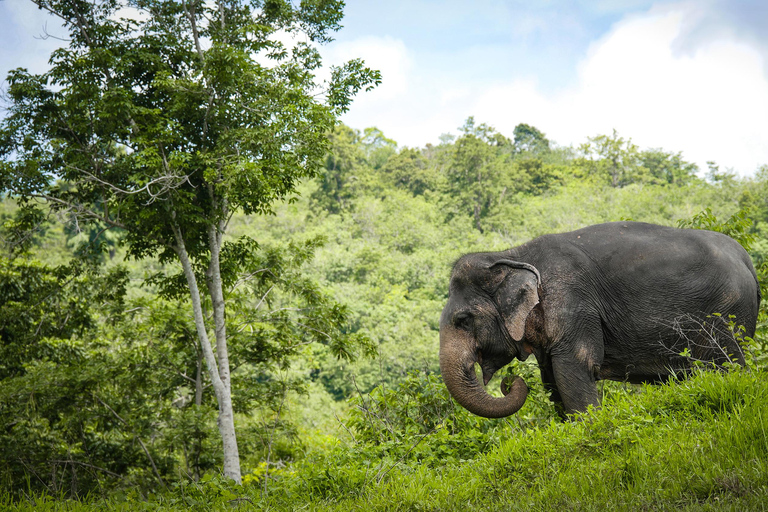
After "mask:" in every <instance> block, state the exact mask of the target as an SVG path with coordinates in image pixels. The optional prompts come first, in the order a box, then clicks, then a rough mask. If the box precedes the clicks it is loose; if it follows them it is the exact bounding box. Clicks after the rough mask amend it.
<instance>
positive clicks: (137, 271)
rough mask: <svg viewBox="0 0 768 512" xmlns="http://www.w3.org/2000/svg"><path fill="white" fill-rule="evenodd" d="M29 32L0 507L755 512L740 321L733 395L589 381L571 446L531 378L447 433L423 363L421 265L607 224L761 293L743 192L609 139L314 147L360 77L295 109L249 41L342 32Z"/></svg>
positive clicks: (16, 159) (301, 82) (265, 13)
mask: <svg viewBox="0 0 768 512" xmlns="http://www.w3.org/2000/svg"><path fill="white" fill-rule="evenodd" d="M40 4H41V5H42V6H44V7H46V8H50V9H52V10H57V9H58V10H59V11H60V12H61V13H62V14H63V15H65V16H69V18H67V19H68V20H69V21H68V23H69V24H70V27H71V28H72V30H73V34H74V39H73V42H72V45H71V46H70V47H69V48H68V49H65V50H62V51H60V52H57V54H56V55H54V59H53V61H52V62H53V64H54V66H53V69H52V71H51V73H49V74H47V75H45V76H33V75H30V74H28V73H27V72H26V71H24V70H16V71H14V72H12V74H11V76H10V77H9V80H8V81H9V84H10V89H9V95H10V96H9V97H10V99H11V101H12V102H13V108H11V109H10V111H9V112H10V114H9V116H7V117H6V118H5V119H4V120H3V121H2V124H0V154H1V155H2V157H3V159H2V161H0V188H2V192H3V196H2V202H0V238H2V246H1V247H0V251H2V259H0V489H1V490H2V492H3V495H2V497H1V498H0V506H2V507H3V508H6V509H20V510H25V509H35V508H38V509H44V508H46V507H47V508H49V509H57V508H59V507H69V508H73V509H77V508H78V507H82V508H84V509H89V508H91V507H100V506H106V507H107V508H110V507H112V508H127V509H136V508H141V507H145V508H146V509H153V510H158V509H160V510H162V509H166V508H167V509H200V510H209V509H211V508H224V507H232V506H245V507H256V508H270V509H274V508H284V509H294V508H301V507H307V508H309V509H340V510H349V509H366V510H371V509H373V510H378V509H381V510H396V509H404V510H414V509H424V510H447V509H453V508H459V507H466V504H467V503H470V504H473V505H475V506H478V507H484V508H488V507H491V508H494V507H495V508H503V509H509V508H515V507H517V508H521V509H522V508H525V509H542V510H549V509H552V508H553V507H554V508H561V507H562V508H579V509H601V510H604V509H618V510H622V509H627V510H636V509H637V508H649V509H657V508H658V509H698V508H701V509H707V508H718V507H720V505H722V504H723V503H725V502H728V503H729V504H732V505H733V506H734V507H735V508H736V509H750V508H755V507H754V505H755V504H759V503H764V502H765V500H766V499H768V485H767V484H766V482H767V481H768V480H767V478H768V477H767V475H768V472H767V469H768V468H766V465H768V456H767V455H766V454H767V453H768V450H766V448H768V444H766V443H768V438H767V437H766V425H765V418H766V417H768V410H766V404H768V401H767V400H766V393H768V388H766V384H765V383H766V382H768V380H767V379H766V378H765V377H766V371H767V369H766V364H768V350H767V349H766V345H765V343H766V341H765V340H766V332H765V329H766V318H767V317H766V315H765V311H761V316H760V321H759V326H758V334H757V335H756V336H755V339H754V340H751V339H744V340H743V341H744V344H745V346H746V347H747V349H748V353H749V357H748V361H749V365H748V367H747V368H735V369H734V370H733V371H732V372H730V373H728V374H719V373H708V372H702V373H701V374H700V375H697V376H695V378H692V379H690V380H688V381H684V382H672V383H670V384H668V385H665V386H662V387H657V388H653V387H637V386H629V385H624V384H621V383H604V384H602V387H601V391H602V395H603V397H602V398H603V403H604V404H605V407H604V408H602V409H601V410H599V411H590V412H589V413H588V414H587V416H588V418H587V420H586V421H582V422H574V423H566V424H563V423H560V422H558V421H557V420H556V419H555V418H556V414H555V411H554V410H553V408H552V406H551V404H550V403H549V402H548V400H547V394H546V391H545V390H544V389H543V386H542V385H541V383H540V379H539V376H538V369H537V367H536V366H535V362H534V361H533V360H530V361H527V362H525V363H519V362H515V363H513V364H512V365H510V368H509V370H508V372H509V373H514V374H518V375H522V376H523V377H524V378H525V380H526V382H527V383H528V384H529V386H530V387H531V392H530V394H529V398H528V400H527V402H526V405H525V406H524V407H523V409H521V410H520V412H519V413H518V414H516V415H515V416H513V417H510V418H506V419H501V420H489V419H483V418H479V417H476V416H473V415H471V414H469V413H468V412H467V411H465V410H464V409H462V408H461V407H459V406H457V405H456V404H455V403H454V402H453V401H452V400H451V398H450V397H449V395H448V393H447V390H446V389H445V387H444V385H443V384H442V381H441V379H440V376H439V366H438V360H437V354H438V320H439V316H440V311H441V309H442V307H443V305H444V303H445V300H446V294H447V283H448V275H449V272H450V268H451V265H452V263H453V262H454V261H455V260H456V259H457V258H458V257H459V256H460V255H461V254H463V253H466V252H470V251H479V250H500V249H504V248H507V247H510V246H512V245H518V244H520V243H523V242H525V241H527V240H530V239H531V238H534V237H536V236H539V235H542V234H545V233H551V232H559V231H566V230H570V229H575V228H579V227H583V226H585V225H589V224H593V223H598V222H604V221H611V220H621V219H632V220H637V221H648V222H655V223H659V224H666V225H672V226H675V225H679V226H682V227H691V228H698V229H711V230H716V231H721V232H724V233H726V234H728V235H730V236H732V237H734V238H735V239H736V240H738V241H739V242H740V243H742V244H743V245H744V246H745V247H746V248H747V249H748V250H749V252H750V254H751V256H752V257H753V259H754V261H755V263H756V266H757V267H758V269H759V271H760V274H761V276H762V279H761V281H762V283H763V286H765V285H766V283H767V282H768V279H766V278H765V276H766V268H768V167H763V168H761V169H759V170H758V171H757V172H756V174H755V175H754V176H752V177H746V178H745V177H737V176H735V175H733V174H732V173H730V172H728V171H724V170H721V169H720V168H719V167H718V166H717V165H716V164H715V163H710V164H709V167H708V169H707V170H703V169H699V168H698V167H697V166H696V165H695V164H692V163H690V162H687V161H685V159H684V158H683V155H682V154H680V153H676V152H670V151H667V150H665V149H661V148H650V149H643V148H639V147H638V146H637V145H635V144H634V143H633V142H632V141H631V140H630V139H628V138H625V137H624V136H620V135H619V134H618V133H616V132H615V131H614V132H613V133H611V134H609V135H600V134H598V135H595V136H594V137H591V138H589V139H588V140H587V141H586V142H585V143H584V144H582V145H580V146H579V147H576V148H574V147H563V146H559V145H558V144H557V143H556V142H555V141H552V140H550V139H548V138H547V136H546V134H545V133H543V132H542V131H541V130H539V129H538V128H536V127H534V126H531V125H529V124H519V125H518V126H517V127H515V129H514V130H513V133H511V134H507V135H505V134H502V133H499V132H498V131H497V130H495V129H494V128H493V127H491V126H488V125H486V124H483V123H478V122H477V121H475V119H473V118H471V117H470V118H469V119H467V120H466V122H465V123H464V124H463V125H462V126H461V127H459V128H458V130H457V133H456V134H445V135H444V136H443V137H441V142H440V143H439V144H437V145H426V146H425V147H422V148H408V147H401V146H399V145H398V144H397V142H396V141H394V140H392V139H390V138H388V137H387V136H386V135H385V134H384V133H382V132H381V131H380V130H378V129H376V128H366V129H364V130H363V131H359V130H355V129H353V128H350V127H348V126H345V125H343V124H335V123H334V119H335V116H336V115H337V114H338V113H339V112H341V111H343V110H344V109H345V108H347V106H348V105H349V101H350V99H351V96H352V95H353V94H354V92H356V91H357V90H358V89H360V88H361V87H365V86H367V85H368V84H375V83H376V82H377V81H378V75H377V74H376V73H375V72H373V71H372V70H369V69H367V68H365V67H364V66H363V65H362V63H361V62H360V61H351V62H350V63H348V64H347V65H346V66H345V67H343V68H340V69H337V70H336V72H334V73H332V75H333V76H332V80H331V83H330V84H329V85H328V88H327V89H325V91H324V94H325V98H324V99H323V101H320V102H319V101H316V100H315V95H314V94H313V91H314V89H313V88H314V86H315V84H314V82H313V77H312V76H311V75H312V74H313V72H314V70H316V69H317V68H318V67H319V54H318V53H317V50H316V48H315V47H314V46H312V45H302V44H299V45H298V46H296V47H295V48H291V49H287V48H285V47H283V46H282V44H281V43H277V42H276V41H275V40H274V39H270V38H269V37H268V36H269V34H271V33H273V32H274V31H275V30H277V29H285V30H293V31H295V32H301V33H305V35H306V36H307V37H308V38H309V39H312V40H313V41H315V42H316V43H318V44H321V43H323V42H325V41H327V40H328V38H329V37H330V35H329V34H330V33H332V32H333V31H334V30H336V29H338V27H339V20H340V12H341V2H335V1H317V2H300V5H299V6H298V7H296V3H292V2H282V1H277V2H272V1H267V2H251V3H250V4H248V5H245V4H242V5H241V4H238V3H237V2H223V3H222V5H224V4H226V6H225V7H226V8H224V9H223V10H221V11H215V10H211V6H212V5H214V3H210V2H209V3H205V2H154V1H150V0H147V1H143V0H142V1H141V2H136V5H137V6H139V7H141V8H145V9H146V10H147V12H149V13H150V14H151V16H149V18H148V19H149V20H151V21H150V22H148V23H149V24H148V25H146V26H144V30H138V28H137V26H136V23H137V22H136V20H130V19H128V20H126V19H120V20H119V21H118V18H117V17H115V16H114V14H115V8H116V6H117V5H118V4H119V3H118V2H102V3H88V2H59V1H53V0H52V1H50V2H42V1H41V2H40ZM95 5H100V6H102V7H103V9H104V10H103V11H100V10H98V9H96V10H94V11H89V13H90V15H91V16H92V18H89V19H81V18H78V16H77V14H78V12H79V11H78V9H81V8H86V7H88V6H95ZM237 6H240V8H236V7H237ZM254 6H255V7H254ZM252 7H254V8H256V10H257V11H258V12H259V13H261V14H260V16H261V17H260V18H258V23H255V24H252V23H250V22H248V20H252V19H253V17H252V16H251V15H252V14H253V13H252V12H251V11H249V9H251V8H252ZM227 9H230V10H227ZM259 9H260V10H259ZM201 13H202V14H201ZM222 13H223V14H222ZM197 15H200V16H201V17H196V16H197ZM224 15H226V16H225V18H226V19H222V18H221V17H222V16H224ZM179 17H182V18H183V19H184V20H187V21H188V22H189V24H188V25H184V26H185V27H186V28H184V29H179V28H178V24H177V23H176V21H177V19H178V18H179ZM203 18H205V20H208V21H205V22H204V21H203ZM195 20H197V21H200V22H201V23H202V25H200V26H199V27H198V25H197V24H196V23H197V22H196V21H195ZM210 20H213V21H214V22H216V23H218V25H217V24H216V23H213V24H210V23H212V22H211V21H210ZM221 23H225V24H226V23H230V24H234V25H230V26H239V27H240V28H241V29H242V30H241V32H240V33H242V34H247V35H248V37H245V38H244V39H243V40H242V41H241V40H238V39H237V38H235V37H234V36H233V35H232V33H230V32H226V31H222V30H221ZM201 27H204V28H201ZM198 29H199V30H202V31H203V32H200V33H198V34H197V35H195V32H196V31H197V30H198ZM200 34H203V35H202V36H200ZM199 37H203V39H205V40H206V41H207V43H210V44H211V47H210V49H206V51H204V52H201V48H200V47H198V46H197V45H196V44H195V41H198V42H199V41H200V39H199ZM92 38H99V41H100V43H99V44H98V45H96V44H95V43H94V41H93V40H92ZM207 43H206V44H207ZM257 51H261V52H265V53H266V54H267V57H268V59H271V60H272V65H271V66H265V65H262V63H261V62H259V61H254V60H253V59H251V57H250V55H251V52H257ZM158 52H160V53H159V54H161V55H163V58H161V59H158V58H155V57H153V56H156V55H157V54H158ZM163 52H165V53H163ZM233 66H234V68H233ZM232 69H236V70H240V71H239V72H238V73H234V74H233V73H232ZM142 70H143V71H142ZM254 84H257V85H256V86H254ZM254 87H256V89H254ZM262 88H263V89H262ZM247 98H251V100H253V101H252V102H251V101H250V100H248V99H247ZM246 107H247V108H246ZM251 107H252V108H251ZM270 109H274V110H275V112H273V114H274V115H272V114H270V115H266V114H264V112H268V111H269V110H270ZM235 114H236V115H235ZM262 114H264V115H262ZM203 128H204V131H201V130H202V129H203ZM171 171H173V172H171ZM176 171H178V173H176ZM185 251H186V252H185ZM183 254H186V255H187V260H186V261H185V260H184V257H183ZM197 281H199V282H200V283H205V288H206V289H203V290H202V291H200V290H198V291H197V292H195V291H194V290H191V284H192V283H194V282H197ZM763 297H768V291H767V290H765V289H764V290H763ZM195 300H197V301H198V304H197V307H196V312H197V313H198V315H197V318H195V315H193V313H192V311H193V310H192V308H191V305H190V304H191V303H194V302H195ZM222 301H225V303H226V314H224V311H225V310H224V309H222V308H223V306H222V305H221V303H222ZM728 327H729V328H731V329H732V330H733V331H734V332H735V333H736V334H737V335H738V334H739V332H740V331H739V329H738V326H733V325H729V326H728ZM223 332H225V333H226V335H225V336H224V335H223V334H222V333H223ZM209 336H210V339H213V340H216V343H215V344H214V345H213V346H212V349H211V350H212V351H213V352H212V354H215V356H216V357H218V358H219V361H220V360H221V357H222V355H223V354H224V353H225V352H226V359H227V360H228V362H227V365H228V367H227V368H226V371H227V372H231V377H232V378H231V381H228V384H227V386H229V392H230V398H231V410H232V412H233V414H234V418H235V420H234V423H235V429H236V431H237V436H238V437H237V440H238V448H239V454H238V460H239V467H240V468H241V469H242V483H243V485H242V486H240V485H237V484H236V483H234V482H232V481H231V479H232V478H234V477H233V473H228V472H227V471H224V476H222V467H223V464H224V462H225V454H224V449H223V447H222V441H221V434H220V433H219V427H220V423H221V422H220V418H221V403H220V396H219V395H217V392H215V390H214V388H215V387H216V385H217V384H216V378H217V362H216V360H215V359H211V358H210V357H209V356H211V355H212V354H207V353H206V350H207V349H206V345H205V343H203V341H204V338H206V337H209ZM222 340H223V341H225V342H226V343H223V342H222ZM224 369H225V368H224V367H223V366H221V367H220V370H221V371H223V370H224ZM499 373H500V374H501V373H503V372H499ZM502 377H503V375H498V376H497V377H495V378H494V379H493V380H492V382H491V383H489V389H493V390H496V389H498V388H499V380H500V379H501V378H502ZM661 460H663V461H664V464H663V465H662V464H660V462H659V461H661ZM234 479H235V480H237V478H234Z"/></svg>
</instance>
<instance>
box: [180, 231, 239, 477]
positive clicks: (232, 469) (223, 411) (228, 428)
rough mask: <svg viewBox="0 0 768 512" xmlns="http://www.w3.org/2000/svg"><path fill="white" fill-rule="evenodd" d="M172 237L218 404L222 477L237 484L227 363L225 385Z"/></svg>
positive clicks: (189, 272)
mask: <svg viewBox="0 0 768 512" xmlns="http://www.w3.org/2000/svg"><path fill="white" fill-rule="evenodd" d="M174 235H175V238H176V247H175V250H176V254H177V255H178V256H179V260H180V261H181V266H182V268H183V269H184V277H186V278H187V286H188V287H189V294H190V297H191V299H192V309H193V311H194V316H195V328H196V329H197V337H198V339H199V341H200V348H201V349H202V351H203V356H204V358H205V363H206V366H207V367H208V373H209V375H210V377H211V385H212V386H213V391H214V393H215V395H216V401H217V402H218V404H219V419H218V426H219V434H220V435H221V441H222V447H223V450H224V476H227V477H229V478H231V479H232V480H234V481H236V482H237V483H238V484H239V483H242V478H241V475H240V454H239V452H238V449H237V437H236V436H235V416H234V412H233V410H232V395H231V393H230V388H229V385H228V382H229V363H227V368H226V375H227V384H225V383H224V381H223V380H222V378H221V375H220V374H219V365H217V364H216V356H215V355H214V353H213V348H212V347H211V342H210V340H209V338H208V331H207V329H206V327H205V318H204V316H203V307H202V304H201V301H200V290H199V288H198V286H197V279H196V278H195V272H194V270H193V269H192V262H191V261H190V260H189V255H188V254H187V249H186V246H185V244H184V238H183V237H182V234H181V230H180V229H179V227H178V226H174ZM219 280H220V276H219ZM225 351H226V345H225ZM220 357H221V356H220Z"/></svg>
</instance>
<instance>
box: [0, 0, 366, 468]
mask: <svg viewBox="0 0 768 512" xmlns="http://www.w3.org/2000/svg"><path fill="white" fill-rule="evenodd" d="M36 3H37V4H38V5H39V6H40V8H41V9H45V10H47V11H49V12H50V13H52V14H53V15H55V16H57V17H59V18H60V19H61V20H62V22H63V24H64V26H65V27H66V29H67V30H68V32H69V35H68V43H67V45H66V46H65V47H64V48H61V49H59V50H56V51H55V52H54V53H53V54H52V56H51V60H50V64H51V68H50V70H49V71H47V72H46V73H43V74H40V75H33V74H30V73H29V72H27V71H26V70H25V69H16V70H13V71H11V72H10V73H9V75H8V78H7V80H8V83H9V87H8V98H9V101H10V106H9V110H8V116H7V117H6V118H5V119H4V120H3V121H2V124H0V157H2V162H1V163H0V166H1V167H0V176H1V179H0V183H1V184H2V188H3V190H4V191H5V192H6V193H8V194H10V195H11V196H13V197H16V198H18V200H19V201H20V203H21V204H22V205H27V204H31V202H32V201H35V200H38V201H42V204H43V205H44V206H46V207H49V208H53V209H56V210H60V211H65V212H67V213H68V214H71V215H76V216H77V217H78V218H79V219H80V221H81V222H87V221H98V222H101V223H103V225H105V226H108V227H110V228H120V229H122V230H124V232H125V241H126V243H127V246H128V254H129V255H130V256H132V257H134V258H144V257H150V256H158V257H159V258H160V260H161V262H170V261H176V262H178V263H180V264H181V267H182V269H183V276H184V279H185V282H186V288H187V291H188V292H189V298H190V301H191V305H192V312H193V317H194V320H195V328H196V333H197V337H198V341H199V344H200V348H201V352H202V353H203V357H204V360H205V362H206V366H207V370H208V374H209V378H210V380H211V384H212V388H213V390H214V394H215V396H216V399H217V403H218V415H219V416H218V426H219V431H220V435H221V438H222V446H223V454H224V462H223V465H224V474H225V475H226V476H227V477H229V478H231V479H234V480H236V481H238V482H239V481H240V463H239V454H238V446H237V440H236V436H235V427H234V414H233V407H232V398H231V396H232V395H231V375H230V372H231V370H230V362H229V346H228V342H227V340H228V336H227V324H226V322H225V318H226V313H225V309H226V300H227V297H226V296H225V292H224V283H223V280H222V268H223V267H224V266H226V265H230V264H232V265H235V266H236V264H237V259H235V260H234V261H233V262H228V261H225V260H224V258H227V257H228V255H229V253H230V251H229V250H228V249H227V246H228V244H227V242H225V240H224V235H225V233H226V231H227V226H228V222H229V219H230V217H231V216H232V214H233V213H234V212H237V211H242V212H244V213H246V214H250V213H262V214H263V213H269V212H270V211H271V208H272V205H273V204H274V202H275V201H279V200H283V199H288V198H290V197H291V195H292V193H293V192H294V191H295V187H296V185H297V183H298V181H299V180H301V179H303V178H307V177H312V176H315V175H317V173H318V172H319V171H320V170H321V164H320V162H321V159H322V157H323V155H324V154H325V152H326V148H327V145H328V139H327V137H326V134H327V133H328V131H329V130H330V129H331V128H332V127H333V125H334V123H335V119H336V116H337V115H338V114H339V113H341V112H343V111H344V110H345V109H347V108H348V106H349V104H350V102H351V99H352V97H353V96H354V94H355V93H357V92H358V91H359V90H361V89H363V88H370V87H372V86H374V85H375V84H377V83H378V82H379V80H380V78H379V74H378V72H376V71H372V70H370V69H368V68H366V67H365V66H364V64H363V63H362V61H360V60H353V61H350V62H348V63H346V64H344V65H343V66H341V67H335V68H332V69H331V78H330V79H329V81H328V82H326V83H325V84H323V85H318V84H317V83H316V80H315V72H316V71H317V70H318V68H319V67H320V65H321V58H320V53H319V51H318V49H317V47H318V45H321V44H323V43H326V42H328V41H330V40H331V34H332V33H333V32H334V31H336V30H338V29H339V28H340V25H339V22H340V20H341V18H342V7H343V2H341V1H338V0H320V1H313V2H301V3H299V4H294V3H291V2H288V1H285V0H264V1H258V0H257V1H253V2H241V1H226V2H225V1H223V0H222V1H215V2H202V1H199V0H180V1H160V0H125V1H120V0H103V1H96V2H86V1H79V0H78V1H70V0H39V1H37V2H36ZM124 8H132V9H133V11H131V12H132V15H131V16H127V15H126V14H125V13H126V11H124V10H123V9H124ZM278 30H280V31H283V32H284V33H286V34H289V35H291V36H293V37H294V41H295V43H294V44H293V45H292V46H287V45H286V44H284V43H282V42H280V41H279V40H278V39H277V38H276V37H275V34H276V32H277V31H278ZM232 253H233V254H235V255H236V256H235V258H237V257H239V256H237V255H240V256H242V254H243V253H242V251H233V252H232ZM172 277H173V276H172ZM172 277H171V278H172ZM201 281H202V283H204V285H205V289H201V286H200V283H201ZM205 300H208V301H210V308H211V313H212V315H211V318H212V320H211V321H210V324H209V320H208V318H207V317H206V314H205V312H204V310H203V303H204V301H205ZM209 332H212V333H213V343H212V342H211V340H210V338H209ZM214 347H215V349H214Z"/></svg>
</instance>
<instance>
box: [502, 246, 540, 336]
mask: <svg viewBox="0 0 768 512" xmlns="http://www.w3.org/2000/svg"><path fill="white" fill-rule="evenodd" d="M489 269H491V270H494V271H497V272H498V271H499V269H500V270H501V271H502V272H504V273H505V275H504V278H503V280H502V281H501V283H500V284H499V287H498V288H497V289H496V294H495V298H496V304H497V305H498V307H499V311H500V312H501V314H502V316H503V317H504V325H505V326H506V327H507V331H509V335H510V336H512V339H513V340H515V341H520V340H521V339H523V334H524V333H525V319H526V318H528V314H529V313H530V312H531V310H532V309H533V308H534V307H535V306H536V304H538V303H539V287H540V286H541V276H540V274H539V271H538V270H537V269H536V267H534V266H533V265H529V264H528V263H522V262H519V261H512V260H499V261H496V262H495V263H493V265H490V266H489Z"/></svg>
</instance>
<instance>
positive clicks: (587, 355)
mask: <svg viewBox="0 0 768 512" xmlns="http://www.w3.org/2000/svg"><path fill="white" fill-rule="evenodd" d="M602 359H603V353H602V343H593V342H590V343H582V344H578V345H575V346H573V347H572V349H571V350H566V351H560V352H558V353H557V354H552V370H553V373H554V378H555V384H556V386H557V390H558V391H559V393H560V398H561V399H562V403H563V406H564V409H565V413H566V415H570V414H573V413H577V412H584V411H586V410H587V408H588V407H589V406H590V405H592V406H595V407H598V406H599V405H600V401H599V400H598V398H597V397H598V394H597V386H596V384H595V375H596V370H597V369H598V368H599V364H600V363H601V362H602Z"/></svg>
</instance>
